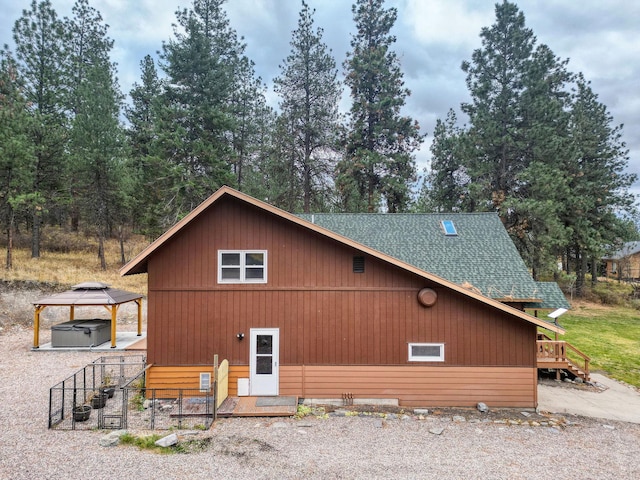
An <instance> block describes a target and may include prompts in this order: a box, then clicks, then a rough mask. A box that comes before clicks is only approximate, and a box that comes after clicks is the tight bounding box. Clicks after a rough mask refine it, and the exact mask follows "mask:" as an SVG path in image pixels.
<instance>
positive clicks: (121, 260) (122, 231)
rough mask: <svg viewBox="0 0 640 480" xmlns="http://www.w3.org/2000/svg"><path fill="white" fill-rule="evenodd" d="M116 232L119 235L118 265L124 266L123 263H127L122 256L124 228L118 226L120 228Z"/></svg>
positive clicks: (123, 255)
mask: <svg viewBox="0 0 640 480" xmlns="http://www.w3.org/2000/svg"><path fill="white" fill-rule="evenodd" d="M118 230H119V232H118V233H119V234H120V235H119V236H120V264H121V265H124V264H125V263H127V259H126V257H125V254H124V228H123V227H122V225H120V228H119V229H118Z"/></svg>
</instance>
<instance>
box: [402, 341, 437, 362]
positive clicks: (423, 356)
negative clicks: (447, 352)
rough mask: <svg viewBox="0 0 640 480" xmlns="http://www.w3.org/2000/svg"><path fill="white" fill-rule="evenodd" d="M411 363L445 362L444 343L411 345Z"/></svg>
mask: <svg viewBox="0 0 640 480" xmlns="http://www.w3.org/2000/svg"><path fill="white" fill-rule="evenodd" d="M409 361H410V362H444V343H410V344H409Z"/></svg>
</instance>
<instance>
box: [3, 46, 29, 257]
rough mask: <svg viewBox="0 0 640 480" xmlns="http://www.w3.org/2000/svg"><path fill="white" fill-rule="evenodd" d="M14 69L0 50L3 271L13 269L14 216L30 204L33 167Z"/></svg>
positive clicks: (26, 115) (24, 110)
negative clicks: (4, 237) (4, 252)
mask: <svg viewBox="0 0 640 480" xmlns="http://www.w3.org/2000/svg"><path fill="white" fill-rule="evenodd" d="M22 92H23V86H22V82H21V81H20V78H19V76H18V67H17V65H16V62H15V60H14V59H13V57H12V55H11V53H10V52H9V51H8V50H6V49H5V50H3V51H0V225H2V227H3V228H4V231H5V232H6V246H7V255H6V261H5V268H6V269H11V268H12V266H13V260H12V255H13V232H14V228H15V224H16V216H18V215H20V213H21V212H22V211H24V210H25V208H26V207H28V206H29V204H31V203H33V201H34V199H35V198H34V195H37V193H34V192H32V191H31V186H32V185H33V178H32V174H33V164H34V160H35V155H34V151H33V145H32V143H31V141H30V137H29V133H30V120H31V118H30V115H29V112H28V104H27V101H26V99H25V97H24V96H23V94H22Z"/></svg>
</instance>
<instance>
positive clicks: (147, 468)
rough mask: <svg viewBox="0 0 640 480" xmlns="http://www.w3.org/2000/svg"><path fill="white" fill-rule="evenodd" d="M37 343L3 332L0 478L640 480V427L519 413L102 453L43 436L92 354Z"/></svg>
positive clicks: (243, 429)
mask: <svg viewBox="0 0 640 480" xmlns="http://www.w3.org/2000/svg"><path fill="white" fill-rule="evenodd" d="M42 337H43V341H48V339H47V338H46V332H44V331H43V335H42ZM31 341H32V330H30V329H27V328H24V327H5V328H4V329H3V330H2V331H0V352H1V353H2V355H1V356H0V378H1V379H2V384H1V386H0V428H1V429H2V432H1V434H0V479H11V480H14V479H15V480H19V479H32V478H41V479H58V478H67V479H80V478H92V479H95V480H100V479H113V478H136V479H157V478H168V479H169V478H171V479H172V478H176V479H177V478H179V479H199V478H252V479H261V478H265V479H267V478H268V479H271V478H282V479H287V478H322V479H331V478H425V479H428V478H437V479H439V480H441V479H443V478H447V479H448V478H455V479H539V478H567V479H568V478H580V479H599V480H600V479H637V478H640V425H636V424H628V423H619V422H611V421H606V422H605V421H601V420H596V419H588V418H581V417H573V416H572V417H566V418H563V417H555V418H547V417H542V416H538V415H535V414H534V415H532V416H531V417H526V416H524V415H523V414H522V413H521V412H519V411H498V412H495V411H494V412H491V413H490V414H487V415H483V414H480V413H479V412H477V411H475V410H473V411H472V410H467V411H454V410H447V409H438V410H435V411H432V412H431V413H430V414H429V415H423V416H418V415H414V414H413V412H412V411H407V412H406V413H409V414H410V415H407V416H405V417H403V416H402V415H401V414H398V415H391V416H390V418H389V417H388V418H381V417H380V416H378V415H367V416H329V417H328V418H319V417H314V416H308V417H305V418H303V419H301V420H296V419H267V418H248V419H221V420H219V421H218V422H216V423H215V424H214V426H213V427H212V428H211V429H210V430H208V431H205V432H178V433H179V435H180V438H181V441H186V440H188V439H192V440H193V439H198V440H200V441H201V442H200V443H201V444H202V445H204V447H203V448H202V449H201V450H199V451H197V452H192V453H186V454H170V455H162V454H157V453H153V452H151V451H148V450H138V449H137V448H136V447H131V446H124V445H119V446H116V447H103V446H101V445H100V441H101V440H102V439H103V438H104V437H105V435H106V433H109V432H108V431H87V430H85V431H60V430H48V429H47V411H48V392H49V387H51V386H52V385H54V384H55V383H57V382H58V381H60V380H62V379H63V378H65V377H66V376H68V375H70V374H72V373H73V372H75V371H77V370H78V369H80V368H82V367H83V366H84V365H86V364H87V363H89V362H91V361H93V360H94V359H95V358H96V357H97V356H96V354H95V353H89V352H54V353H44V352H32V351H31V350H30V345H31ZM394 417H395V418H394ZM463 419H464V421H463ZM534 422H535V423H534ZM516 423H519V424H518V425H516ZM536 424H540V425H539V426H538V425H536ZM440 430H442V432H441V434H439V435H438V434H436V433H433V432H438V431H440ZM131 433H134V434H144V433H147V432H131ZM167 433H169V432H167Z"/></svg>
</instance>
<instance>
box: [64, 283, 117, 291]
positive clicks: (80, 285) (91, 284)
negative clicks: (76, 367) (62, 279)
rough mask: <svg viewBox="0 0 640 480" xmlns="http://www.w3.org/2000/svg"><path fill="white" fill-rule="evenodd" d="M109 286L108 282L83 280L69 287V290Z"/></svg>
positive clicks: (97, 288) (98, 288)
mask: <svg viewBox="0 0 640 480" xmlns="http://www.w3.org/2000/svg"><path fill="white" fill-rule="evenodd" d="M103 288H109V284H107V283H102V282H84V283H79V284H78V285H74V286H73V287H71V290H102V289H103Z"/></svg>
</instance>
